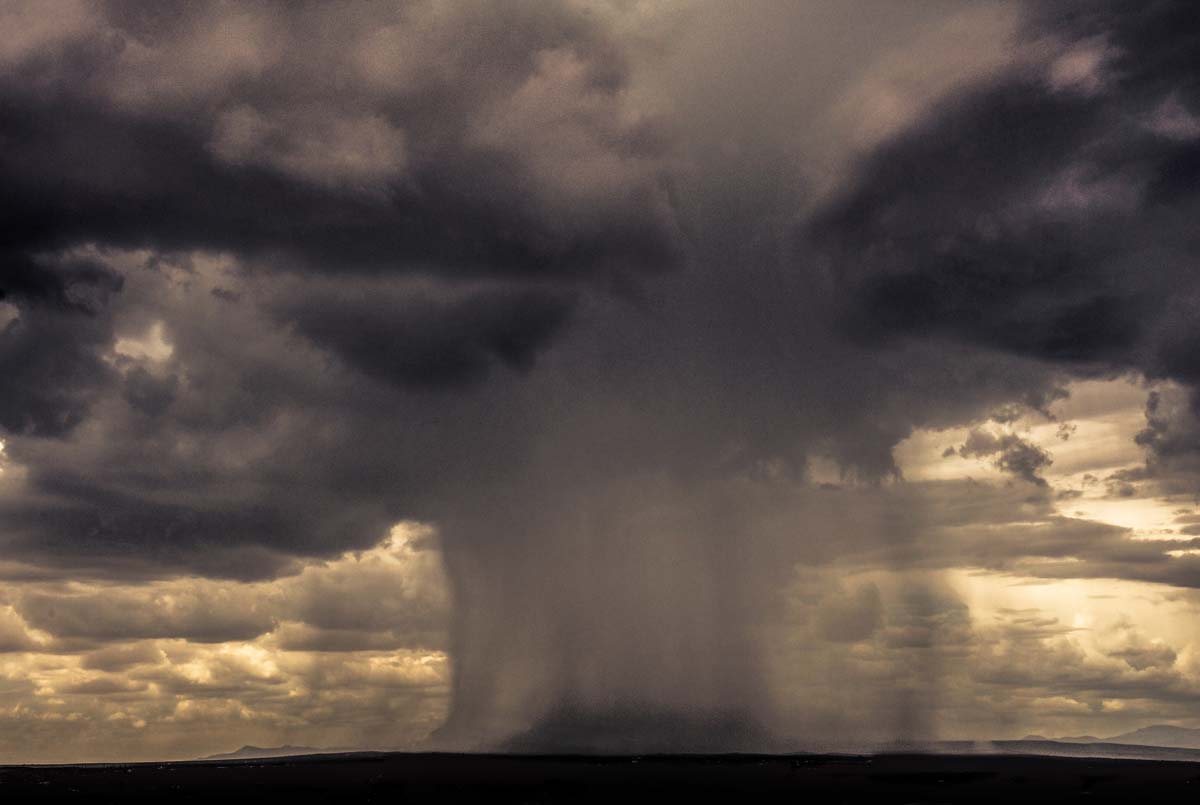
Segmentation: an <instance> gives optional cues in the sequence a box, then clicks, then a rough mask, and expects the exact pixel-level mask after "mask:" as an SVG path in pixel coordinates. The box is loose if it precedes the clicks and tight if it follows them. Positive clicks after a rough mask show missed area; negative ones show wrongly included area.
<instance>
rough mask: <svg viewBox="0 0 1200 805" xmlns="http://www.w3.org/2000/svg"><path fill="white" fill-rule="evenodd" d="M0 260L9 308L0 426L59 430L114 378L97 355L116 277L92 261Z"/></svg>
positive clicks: (108, 328)
mask: <svg viewBox="0 0 1200 805" xmlns="http://www.w3.org/2000/svg"><path fill="white" fill-rule="evenodd" d="M0 260H3V263H4V269H5V270H4V273H3V274H0V293H2V294H3V296H0V299H2V300H4V301H5V302H6V303H7V304H9V305H12V306H13V311H14V316H13V318H12V319H11V320H9V321H7V322H6V323H5V324H4V326H3V327H0V377H2V378H3V379H4V393H3V395H0V427H2V428H3V429H4V430H6V431H8V432H9V433H28V434H33V435H37V436H61V435H63V434H65V433H67V432H68V431H70V430H71V429H72V428H74V427H75V426H76V425H78V424H79V422H81V421H82V420H83V418H84V417H85V416H86V414H87V410H88V406H89V404H90V403H91V401H92V400H93V399H94V398H95V397H96V396H97V394H98V393H99V392H100V391H101V389H102V387H103V386H104V385H105V384H106V383H107V382H109V381H110V380H111V378H112V373H111V370H110V368H109V367H108V365H107V364H105V363H104V361H103V360H102V354H103V352H104V351H105V349H106V348H107V347H108V346H109V344H110V342H111V340H112V337H113V335H112V323H111V321H110V317H109V312H108V310H107V305H108V300H109V297H110V296H111V295H112V294H114V293H119V292H120V290H121V285H122V280H121V277H120V275H119V274H116V273H115V272H113V271H111V270H109V269H107V268H106V267H104V266H103V265H101V264H99V263H97V262H95V261H91V260H66V261H53V260H49V259H46V258H44V257H42V256H39V255H24V254H19V253H6V252H2V251H0Z"/></svg>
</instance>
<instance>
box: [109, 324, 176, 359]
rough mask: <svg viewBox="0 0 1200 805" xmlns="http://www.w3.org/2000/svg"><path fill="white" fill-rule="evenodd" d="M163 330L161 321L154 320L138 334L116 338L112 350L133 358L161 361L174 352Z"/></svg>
mask: <svg viewBox="0 0 1200 805" xmlns="http://www.w3.org/2000/svg"><path fill="white" fill-rule="evenodd" d="M165 331H166V327H165V325H164V324H163V323H162V322H161V321H156V322H154V324H152V325H150V328H149V329H148V330H147V331H146V332H145V333H142V334H141V335H139V336H131V337H124V338H118V339H117V342H116V343H115V344H114V345H113V351H114V352H116V353H117V354H118V355H121V356H124V357H126V358H133V359H134V360H148V361H152V362H154V363H162V362H163V361H165V360H167V359H169V358H170V357H171V355H173V354H174V352H175V348H174V347H173V346H171V344H170V342H168V341H167V338H166V334H165Z"/></svg>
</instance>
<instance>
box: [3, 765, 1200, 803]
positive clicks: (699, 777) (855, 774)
mask: <svg viewBox="0 0 1200 805" xmlns="http://www.w3.org/2000/svg"><path fill="white" fill-rule="evenodd" d="M247 797H254V798H256V799H259V798H262V799H263V801H264V802H267V801H279V802H284V803H297V802H381V803H382V802H387V803H403V802H439V803H440V802H481V801H482V802H502V803H508V802H513V803H542V802H585V803H590V802H596V803H600V802H604V803H622V805H623V804H624V803H632V802H729V801H787V802H885V803H893V802H894V803H912V802H930V803H933V802H1016V801H1025V802H1063V801H1068V802H1071V801H1078V802H1097V801H1100V802H1117V801H1121V802H1124V801H1137V800H1140V801H1142V802H1146V803H1150V802H1154V803H1157V802H1192V803H1194V802H1200V763H1188V762H1170V761H1168V762H1164V761H1146V760H1123V759H1097V758H1065V757H1032V756H1014V755H912V754H894V755H876V756H873V757H861V756H851V755H652V756H638V757H581V756H561V757H560V756H516V755H453V754H400V753H361V754H354V755H318V756H307V757H300V758H295V757H293V758H279V759H271V760H247V761H218V762H211V761H192V762H182V763H138V764H131V765H86V766H2V767H0V801H3V802H13V803H16V802H63V801H71V802H89V801H90V802H121V803H140V802H213V801H220V800H221V799H226V800H228V799H230V798H234V799H238V800H240V799H244V798H247ZM275 798H278V800H276V799H275Z"/></svg>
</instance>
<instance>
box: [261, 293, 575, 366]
mask: <svg viewBox="0 0 1200 805" xmlns="http://www.w3.org/2000/svg"><path fill="white" fill-rule="evenodd" d="M570 311H571V301H570V299H569V298H566V297H564V296H563V295H561V294H553V293H549V292H545V291H540V292H539V291H536V290H526V291H521V290H519V289H503V290H499V291H491V292H488V291H481V292H476V293H471V294H469V295H466V296H464V297H463V298H459V299H449V300H445V299H437V298H433V297H431V296H429V295H425V294H414V295H409V296H408V297H405V296H395V295H392V296H389V295H387V294H371V295H370V296H369V298H365V299H364V298H361V297H359V298H358V299H338V298H331V297H329V296H320V297H317V298H315V299H308V300H304V302H302V303H300V304H298V305H295V306H290V307H288V308H285V309H284V310H283V311H282V315H283V316H284V317H286V318H287V319H290V320H291V321H293V322H295V325H296V328H297V330H298V331H299V332H300V333H302V334H303V335H304V336H305V337H307V338H309V339H310V340H311V341H313V342H314V343H315V344H317V345H323V346H326V347H328V348H329V349H331V350H332V351H333V352H334V353H336V354H337V355H338V356H339V357H341V358H342V360H344V361H345V362H346V363H347V364H348V365H350V366H353V367H354V368H356V369H358V370H360V371H362V372H363V373H364V374H367V375H370V376H372V377H375V378H379V379H381V380H383V381H385V382H388V383H394V384H397V385H400V386H415V387H430V388H437V387H446V386H461V385H463V384H466V383H471V382H473V381H477V380H479V379H480V378H481V377H482V376H483V375H484V374H485V373H486V372H487V370H488V368H489V366H490V365H491V364H492V363H494V362H496V361H499V362H500V363H502V364H504V365H505V366H507V367H508V368H510V369H515V370H521V371H526V370H528V369H530V368H531V367H532V365H533V361H534V359H535V357H536V355H537V353H538V352H539V351H541V349H543V348H544V347H545V346H546V345H547V343H548V342H549V341H551V340H552V339H553V338H554V337H555V336H557V335H558V332H559V330H561V329H562V327H563V326H564V325H565V323H566V320H567V318H568V316H569V315H570Z"/></svg>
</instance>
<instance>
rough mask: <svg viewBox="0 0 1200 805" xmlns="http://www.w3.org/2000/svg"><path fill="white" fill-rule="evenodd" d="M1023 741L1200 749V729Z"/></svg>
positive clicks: (1156, 728) (1163, 727)
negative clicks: (1106, 736) (1109, 736)
mask: <svg viewBox="0 0 1200 805" xmlns="http://www.w3.org/2000/svg"><path fill="white" fill-rule="evenodd" d="M1021 740H1022V741H1045V740H1052V741H1057V742H1058V743H1071V744H1098V743H1104V744H1127V745H1131V746H1161V747H1166V748H1170V749H1200V729H1193V728H1191V727H1176V726H1172V725H1170V724H1153V725H1151V726H1149V727H1142V728H1140V729H1136V730H1132V731H1130V732H1123V733H1121V734H1120V735H1114V736H1112V737H1111V738H1097V737H1096V736H1094V735H1071V736H1066V737H1063V738H1050V739H1047V738H1045V737H1043V736H1041V735H1027V736H1025V737H1024V738H1022V739H1021Z"/></svg>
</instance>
